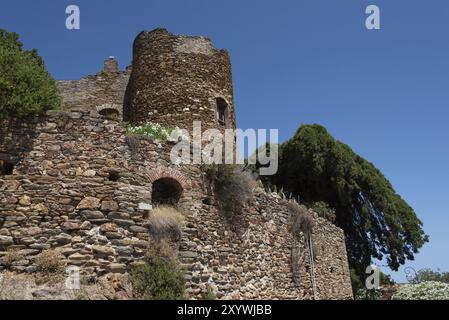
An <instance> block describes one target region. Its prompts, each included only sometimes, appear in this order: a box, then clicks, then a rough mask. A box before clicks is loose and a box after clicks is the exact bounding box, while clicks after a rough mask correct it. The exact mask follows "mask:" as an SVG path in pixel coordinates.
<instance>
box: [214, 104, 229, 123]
mask: <svg viewBox="0 0 449 320" xmlns="http://www.w3.org/2000/svg"><path fill="white" fill-rule="evenodd" d="M216 103H217V119H218V123H219V124H220V125H221V126H223V127H227V126H228V121H229V106H228V104H227V103H226V101H225V100H224V99H222V98H217V99H216Z"/></svg>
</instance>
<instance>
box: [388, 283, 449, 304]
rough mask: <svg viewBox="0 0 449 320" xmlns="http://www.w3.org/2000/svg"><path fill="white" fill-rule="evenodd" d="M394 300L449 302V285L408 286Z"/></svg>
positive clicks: (424, 284) (401, 288) (403, 287)
mask: <svg viewBox="0 0 449 320" xmlns="http://www.w3.org/2000/svg"><path fill="white" fill-rule="evenodd" d="M393 300H449V284H447V283H443V282H437V281H426V282H422V283H418V284H406V285H404V286H402V287H400V288H399V289H398V291H397V292H396V293H395V294H394V296H393Z"/></svg>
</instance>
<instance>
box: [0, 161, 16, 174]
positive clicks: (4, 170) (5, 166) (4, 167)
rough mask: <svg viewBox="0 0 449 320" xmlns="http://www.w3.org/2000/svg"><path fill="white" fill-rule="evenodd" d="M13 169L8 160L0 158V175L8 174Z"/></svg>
mask: <svg viewBox="0 0 449 320" xmlns="http://www.w3.org/2000/svg"><path fill="white" fill-rule="evenodd" d="M13 171H14V165H13V164H12V163H10V162H7V161H4V160H0V175H1V176H10V175H12V173H13Z"/></svg>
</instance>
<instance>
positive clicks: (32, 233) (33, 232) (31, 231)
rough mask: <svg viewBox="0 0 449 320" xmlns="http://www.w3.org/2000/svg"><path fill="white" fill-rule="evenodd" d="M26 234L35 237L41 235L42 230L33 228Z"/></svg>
mask: <svg viewBox="0 0 449 320" xmlns="http://www.w3.org/2000/svg"><path fill="white" fill-rule="evenodd" d="M26 233H27V234H28V235H29V236H31V237H34V236H37V235H39V234H41V233H42V229H41V228H39V227H31V228H28V229H27V230H26Z"/></svg>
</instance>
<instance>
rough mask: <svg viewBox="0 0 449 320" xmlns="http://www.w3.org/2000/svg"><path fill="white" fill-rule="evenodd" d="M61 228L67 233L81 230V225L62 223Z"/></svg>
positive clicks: (77, 223)
mask: <svg viewBox="0 0 449 320" xmlns="http://www.w3.org/2000/svg"><path fill="white" fill-rule="evenodd" d="M62 228H63V229H64V230H67V231H75V230H79V229H80V228H81V224H80V223H79V222H69V221H67V222H64V223H63V224H62Z"/></svg>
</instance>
